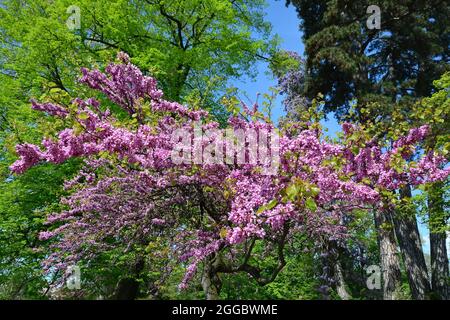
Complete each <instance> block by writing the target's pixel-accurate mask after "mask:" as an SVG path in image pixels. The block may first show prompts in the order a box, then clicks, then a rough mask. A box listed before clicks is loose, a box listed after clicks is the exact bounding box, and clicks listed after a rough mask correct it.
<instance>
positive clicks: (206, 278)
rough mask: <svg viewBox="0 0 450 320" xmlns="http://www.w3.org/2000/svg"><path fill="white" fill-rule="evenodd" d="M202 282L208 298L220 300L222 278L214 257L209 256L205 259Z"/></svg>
mask: <svg viewBox="0 0 450 320" xmlns="http://www.w3.org/2000/svg"><path fill="white" fill-rule="evenodd" d="M201 283H202V288H203V292H204V293H205V297H206V300H219V293H220V279H219V276H218V275H217V270H216V267H215V264H214V257H208V258H207V259H206V260H205V263H204V267H203V274H202V278H201Z"/></svg>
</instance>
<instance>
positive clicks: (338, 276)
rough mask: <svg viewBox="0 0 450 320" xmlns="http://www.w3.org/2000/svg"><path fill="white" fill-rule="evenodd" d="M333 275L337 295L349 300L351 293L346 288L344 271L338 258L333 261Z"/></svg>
mask: <svg viewBox="0 0 450 320" xmlns="http://www.w3.org/2000/svg"><path fill="white" fill-rule="evenodd" d="M334 277H335V280H336V292H337V294H338V296H339V297H340V298H341V299H342V300H350V299H351V298H352V295H351V294H350V293H349V292H348V290H347V284H346V282H345V278H344V272H343V269H342V265H341V262H340V261H339V258H338V259H337V260H336V261H335V264H334Z"/></svg>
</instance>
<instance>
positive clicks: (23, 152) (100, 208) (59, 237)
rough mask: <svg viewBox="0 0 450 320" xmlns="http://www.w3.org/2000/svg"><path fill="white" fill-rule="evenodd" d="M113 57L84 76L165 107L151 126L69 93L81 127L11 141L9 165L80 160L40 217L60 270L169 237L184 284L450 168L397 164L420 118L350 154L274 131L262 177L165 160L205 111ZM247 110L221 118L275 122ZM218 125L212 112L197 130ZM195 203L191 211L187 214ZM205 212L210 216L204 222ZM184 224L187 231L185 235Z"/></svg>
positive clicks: (345, 146)
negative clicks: (280, 237)
mask: <svg viewBox="0 0 450 320" xmlns="http://www.w3.org/2000/svg"><path fill="white" fill-rule="evenodd" d="M119 59H120V60H121V61H122V62H123V63H121V64H111V65H109V66H108V67H107V68H106V73H102V72H100V71H98V70H94V71H88V70H86V69H84V70H83V77H82V79H81V81H82V82H84V83H86V84H87V85H89V86H90V87H91V88H93V89H96V90H99V91H101V92H103V93H104V94H106V95H107V96H108V98H109V99H110V100H111V101H113V102H115V103H117V104H118V105H119V106H121V107H122V108H124V109H125V110H126V111H128V112H129V113H130V114H132V115H133V114H137V115H138V116H139V117H141V116H142V114H141V111H142V109H141V105H142V103H143V102H144V101H145V100H146V99H148V100H149V101H150V104H151V107H152V109H153V110H154V111H158V112H161V118H160V121H159V123H158V124H157V125H156V126H155V127H150V126H149V125H148V124H146V123H145V118H143V117H141V118H140V121H141V122H142V123H140V124H139V125H138V127H137V129H129V128H124V127H119V126H117V124H116V121H115V119H114V118H113V117H112V116H111V114H110V113H109V112H101V111H100V108H99V103H98V101H96V100H94V99H88V100H86V101H84V100H81V99H76V100H75V101H74V102H75V103H76V104H77V105H78V112H76V113H75V114H73V115H70V116H73V120H74V121H76V122H77V123H78V124H79V125H81V126H82V127H83V130H82V132H80V133H76V132H75V130H73V129H71V128H67V129H65V130H63V131H61V132H60V133H59V134H58V136H57V137H56V138H55V139H47V140H44V141H43V143H42V145H43V147H44V149H42V150H41V149H40V148H39V147H38V146H35V145H31V144H20V145H18V146H17V153H18V155H19V156H20V158H19V159H18V160H17V161H16V162H15V163H14V164H13V165H12V166H11V170H12V171H14V172H16V173H22V172H24V171H25V170H27V169H28V168H30V167H31V166H34V165H37V164H38V163H39V162H41V161H47V162H53V163H61V162H63V161H65V160H67V159H69V158H72V157H85V158H86V159H87V162H86V166H85V168H83V169H82V171H81V172H80V174H79V175H78V176H77V177H75V178H74V179H73V180H71V181H67V183H66V186H67V187H68V188H74V191H73V193H72V194H71V195H70V196H69V197H67V198H65V199H63V200H62V203H63V204H64V205H65V206H66V207H67V208H68V209H67V210H64V211H62V212H59V213H55V214H52V215H50V216H49V217H48V221H47V222H48V223H49V224H50V225H55V226H57V227H53V228H52V227H50V228H52V230H51V231H46V232H43V233H42V234H41V235H40V238H41V240H48V239H53V242H52V248H53V249H54V252H53V253H52V254H51V255H50V256H49V257H48V259H47V262H46V267H47V268H65V267H66V266H67V265H70V264H73V263H75V262H77V261H79V260H82V259H91V258H92V257H94V256H95V255H97V254H99V253H100V252H102V251H106V250H110V249H111V248H112V247H113V246H117V245H118V246H121V247H124V248H128V247H129V246H130V245H132V244H133V243H142V242H145V241H146V239H149V238H150V237H151V236H156V235H158V236H161V235H164V236H166V237H167V239H168V241H173V244H172V245H171V248H172V249H173V250H174V255H180V256H181V260H183V261H184V262H189V263H188V264H187V273H186V275H185V278H184V280H183V282H182V284H181V287H182V288H184V287H186V285H187V283H188V281H189V279H191V278H192V277H193V276H194V274H195V272H196V270H197V266H198V264H199V263H200V262H201V261H202V260H203V259H205V258H206V257H208V256H210V255H212V254H214V253H215V252H218V251H220V250H222V249H223V248H226V247H228V248H231V247H235V248H237V247H238V246H237V245H238V244H240V243H242V242H244V241H246V240H248V239H254V238H259V239H266V238H267V239H269V238H272V237H274V236H276V235H277V234H279V233H280V232H281V231H282V230H283V229H284V228H285V227H286V226H288V225H289V226H290V227H291V230H303V231H304V232H307V233H308V234H309V235H310V236H312V237H327V238H329V239H342V238H344V237H346V228H345V225H344V223H343V218H344V217H345V215H346V214H348V213H350V212H351V211H352V210H355V209H364V208H368V207H371V206H377V205H379V200H380V196H379V194H378V192H377V190H376V188H375V187H383V188H388V189H396V188H398V187H399V186H401V185H402V184H404V183H412V184H421V183H426V182H430V181H436V180H442V179H444V178H446V177H447V176H448V175H449V173H450V172H449V169H443V168H444V167H443V164H444V162H445V159H444V158H443V157H440V156H437V155H434V154H433V153H429V154H427V155H426V156H424V157H422V158H421V159H420V160H419V161H418V162H417V163H409V162H406V161H405V163H404V170H402V171H401V172H399V170H397V169H396V168H395V167H394V166H393V164H392V162H393V161H394V160H395V159H396V157H397V156H398V155H399V154H400V155H401V156H402V157H403V158H408V157H409V156H411V154H412V152H413V148H414V145H415V144H416V143H418V141H420V140H421V139H423V138H424V137H425V136H426V134H427V130H428V129H427V128H426V127H422V128H419V129H414V130H412V131H411V132H410V134H409V135H407V136H406V137H402V138H400V139H399V140H398V141H396V142H395V143H394V145H393V146H394V147H393V149H392V150H386V149H384V148H383V147H382V146H381V145H378V144H377V142H376V141H372V142H370V143H367V144H365V145H364V146H358V152H356V153H355V152H354V147H355V145H354V142H348V143H341V144H337V143H330V142H327V141H324V140H323V139H321V138H320V133H319V132H317V130H303V131H301V132H300V133H298V134H296V135H288V134H283V133H280V146H279V148H280V150H279V153H280V162H281V163H280V166H279V168H278V171H277V173H276V174H275V175H265V174H264V173H263V172H262V171H261V170H259V169H260V164H258V163H256V164H237V163H231V164H210V163H203V164H185V163H182V164H176V163H174V162H172V161H171V159H170V153H171V151H172V147H173V141H172V133H173V132H174V131H175V130H177V129H180V128H184V129H186V130H189V128H192V121H197V120H200V119H202V118H205V117H206V116H207V112H206V111H203V110H198V111H193V110H189V109H188V108H187V107H185V106H182V105H180V104H178V103H175V102H168V101H165V100H163V99H162V95H163V94H162V92H161V91H160V90H158V89H157V86H156V81H155V80H154V79H153V78H151V77H146V76H144V75H143V74H142V72H141V71H140V70H139V69H138V68H137V67H135V66H133V65H132V64H131V63H130V62H129V58H128V57H127V56H126V55H124V54H121V55H120V56H119ZM33 108H34V109H36V110H41V111H44V112H47V113H49V114H52V115H54V116H66V117H69V113H67V112H64V110H65V109H64V108H62V107H58V106H55V105H50V104H43V105H39V104H37V103H35V102H33ZM248 109H249V108H248ZM253 109H254V108H253ZM249 110H250V109H249ZM249 112H254V111H249ZM180 119H181V120H185V121H184V122H183V121H180ZM252 119H253V120H249V121H247V120H245V119H244V118H242V117H231V118H230V119H229V122H228V123H229V126H230V127H231V128H234V129H239V128H241V129H245V128H253V129H264V130H268V131H275V127H274V126H273V125H272V124H271V123H266V122H264V121H262V120H257V119H256V117H253V118H252ZM217 127H218V124H217V123H216V122H214V121H208V122H206V124H204V126H203V129H207V128H217ZM343 130H344V132H345V133H346V134H347V135H350V134H352V133H353V132H355V131H356V130H358V128H357V127H355V126H352V125H349V124H344V126H343ZM208 139H212V140H214V139H215V136H211V137H208ZM200 145H201V144H200ZM103 152H107V153H109V154H112V155H116V156H117V159H118V161H114V160H110V159H108V160H106V159H101V158H99V157H97V155H99V154H101V153H103ZM125 159H126V160H127V162H126V163H125V161H121V160H125ZM129 164H133V166H129ZM98 169H102V170H98ZM99 171H102V174H99ZM188 207H189V208H190V209H189V210H187V209H186V208H188ZM197 211H198V217H196V216H195V214H194V216H193V213H192V212H197ZM204 215H207V216H208V219H205V220H207V221H210V222H209V223H203V220H202V219H204V218H203V217H204ZM184 233H186V234H188V236H186V237H181V236H180V234H184Z"/></svg>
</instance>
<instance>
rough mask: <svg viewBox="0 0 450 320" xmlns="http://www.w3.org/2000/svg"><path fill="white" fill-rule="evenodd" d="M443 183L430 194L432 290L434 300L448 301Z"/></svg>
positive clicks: (436, 184) (436, 185) (432, 188)
mask: <svg viewBox="0 0 450 320" xmlns="http://www.w3.org/2000/svg"><path fill="white" fill-rule="evenodd" d="M443 187H444V185H443V183H435V184H433V186H432V187H431V188H430V190H429V193H428V214H429V221H430V223H429V230H430V254H431V288H432V291H433V298H436V299H441V300H448V299H450V292H449V285H448V281H449V268H448V256H447V246H446V240H447V236H446V233H445V231H444V230H439V229H440V228H441V229H443V228H442V227H445V225H446V221H447V217H446V214H445V212H444V205H443V197H444V192H443Z"/></svg>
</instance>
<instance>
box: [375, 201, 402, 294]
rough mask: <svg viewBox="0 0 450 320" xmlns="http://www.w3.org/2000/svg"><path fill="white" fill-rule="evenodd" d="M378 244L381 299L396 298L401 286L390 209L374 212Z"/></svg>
mask: <svg viewBox="0 0 450 320" xmlns="http://www.w3.org/2000/svg"><path fill="white" fill-rule="evenodd" d="M374 220H375V228H376V230H377V237H378V246H379V248H380V262H381V274H382V280H383V299H384V300H397V299H398V298H399V297H398V293H399V292H400V286H401V277H402V274H401V271H400V259H399V257H398V255H397V243H396V241H395V233H394V229H393V225H392V214H391V212H390V211H387V212H380V211H378V210H376V211H375V212H374Z"/></svg>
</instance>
